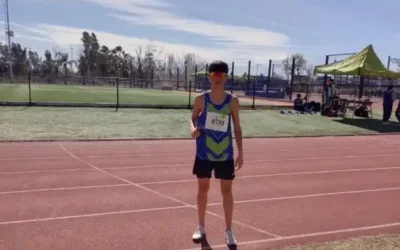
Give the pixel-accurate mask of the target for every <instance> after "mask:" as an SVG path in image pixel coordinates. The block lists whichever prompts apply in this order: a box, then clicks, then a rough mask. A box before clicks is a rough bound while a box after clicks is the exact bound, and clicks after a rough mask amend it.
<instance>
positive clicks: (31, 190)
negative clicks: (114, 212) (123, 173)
mask: <svg viewBox="0 0 400 250" xmlns="http://www.w3.org/2000/svg"><path fill="white" fill-rule="evenodd" d="M126 186H132V185H131V184H110V185H96V186H78V187H64V188H43V189H25V190H15V191H5V192H0V195H6V194H25V193H39V192H53V191H66V190H79V189H93V188H113V187H126Z"/></svg>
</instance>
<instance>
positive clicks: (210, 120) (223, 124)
mask: <svg viewBox="0 0 400 250" xmlns="http://www.w3.org/2000/svg"><path fill="white" fill-rule="evenodd" d="M228 119H229V116H227V115H225V114H218V113H214V112H207V118H206V126H205V127H206V129H210V130H215V131H220V132H226V131H228V122H229V120H228Z"/></svg>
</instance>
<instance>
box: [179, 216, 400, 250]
mask: <svg viewBox="0 0 400 250" xmlns="http://www.w3.org/2000/svg"><path fill="white" fill-rule="evenodd" d="M398 226H400V222H395V223H388V224H379V225H372V226H367V227H353V228H346V229H339V230H332V231H320V232H316V233H310V234H297V235H291V236H281V237H278V238H272V239H263V240H253V241H243V242H240V241H239V242H238V243H237V245H238V246H245V245H253V244H260V243H268V242H277V241H284V240H294V239H301V238H310V237H318V236H325V235H331V234H340V233H352V232H358V231H368V230H375V229H383V228H390V227H398ZM217 248H226V244H224V245H212V246H210V247H208V248H201V249H217ZM198 249H199V247H194V248H186V249H181V250H198Z"/></svg>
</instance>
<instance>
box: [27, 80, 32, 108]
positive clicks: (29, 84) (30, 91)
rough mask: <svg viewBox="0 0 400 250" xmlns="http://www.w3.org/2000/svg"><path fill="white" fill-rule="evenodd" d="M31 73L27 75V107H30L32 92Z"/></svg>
mask: <svg viewBox="0 0 400 250" xmlns="http://www.w3.org/2000/svg"><path fill="white" fill-rule="evenodd" d="M31 79H32V78H31V73H29V74H28V88H29V106H31V105H32V90H31Z"/></svg>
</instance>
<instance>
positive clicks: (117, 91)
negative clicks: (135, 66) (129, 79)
mask: <svg viewBox="0 0 400 250" xmlns="http://www.w3.org/2000/svg"><path fill="white" fill-rule="evenodd" d="M118 108H119V77H117V110H118Z"/></svg>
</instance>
